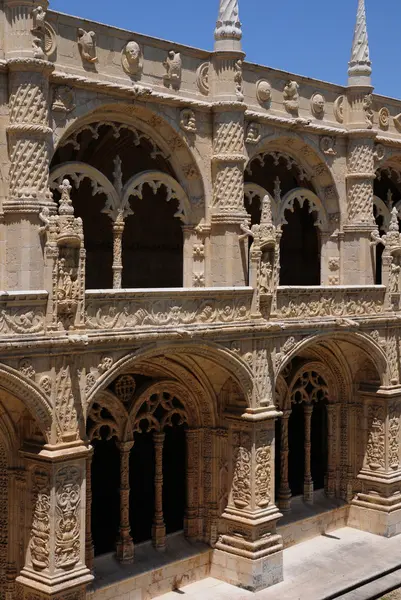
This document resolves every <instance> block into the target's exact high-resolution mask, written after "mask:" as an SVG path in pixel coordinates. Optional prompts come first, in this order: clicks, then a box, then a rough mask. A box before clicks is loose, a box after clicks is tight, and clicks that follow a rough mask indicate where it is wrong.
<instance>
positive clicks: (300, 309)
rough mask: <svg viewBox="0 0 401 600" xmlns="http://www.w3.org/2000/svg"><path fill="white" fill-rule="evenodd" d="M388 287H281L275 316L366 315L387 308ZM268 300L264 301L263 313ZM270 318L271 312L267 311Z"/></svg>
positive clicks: (378, 312) (289, 317)
mask: <svg viewBox="0 0 401 600" xmlns="http://www.w3.org/2000/svg"><path fill="white" fill-rule="evenodd" d="M385 292H386V288H385V286H382V285H366V286H352V285H351V286H342V285H339V286H309V287H301V286H299V287H298V286H294V287H293V286H291V287H290V286H288V287H287V286H282V287H279V288H278V290H277V310H276V311H275V316H277V317H278V318H282V319H303V318H308V319H310V318H313V317H319V318H321V317H364V316H368V315H369V316H373V315H376V314H380V313H383V312H384V311H385V301H384V300H385ZM267 305H268V303H266V302H263V298H262V313H266V309H265V310H264V309H263V307H264V306H265V307H266V306H267ZM264 316H265V317H266V318H267V314H264Z"/></svg>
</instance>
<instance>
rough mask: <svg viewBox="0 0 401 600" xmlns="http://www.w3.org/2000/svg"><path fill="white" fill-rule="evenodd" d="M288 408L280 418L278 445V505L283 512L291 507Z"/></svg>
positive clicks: (289, 413) (289, 412)
mask: <svg viewBox="0 0 401 600" xmlns="http://www.w3.org/2000/svg"><path fill="white" fill-rule="evenodd" d="M290 415H291V411H290V410H285V411H284V412H283V416H282V417H281V420H280V426H281V446H280V489H279V491H278V507H279V509H280V510H281V511H283V512H285V511H288V510H290V509H291V490H290V485H289V482H288V454H289V451H290V449H289V445H288V421H289V418H290Z"/></svg>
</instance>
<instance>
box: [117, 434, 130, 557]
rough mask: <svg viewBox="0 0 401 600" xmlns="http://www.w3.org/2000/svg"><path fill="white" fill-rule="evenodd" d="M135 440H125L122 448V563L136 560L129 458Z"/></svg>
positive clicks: (118, 545)
mask: <svg viewBox="0 0 401 600" xmlns="http://www.w3.org/2000/svg"><path fill="white" fill-rule="evenodd" d="M133 445H134V442H123V443H121V444H119V448H120V535H119V538H118V541H117V558H118V560H119V561H120V562H122V563H131V562H132V561H133V560H134V543H133V541H132V537H131V535H130V529H131V526H130V519H129V494H130V484H129V458H130V452H131V448H132V447H133Z"/></svg>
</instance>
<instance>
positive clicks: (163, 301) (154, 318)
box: [86, 294, 251, 330]
mask: <svg viewBox="0 0 401 600" xmlns="http://www.w3.org/2000/svg"><path fill="white" fill-rule="evenodd" d="M234 296H235V297H234ZM87 300H88V302H87V307H86V326H87V327H88V329H106V330H110V329H124V328H127V327H154V326H161V325H164V326H176V325H191V324H199V325H202V324H209V323H219V322H220V323H232V322H235V321H239V322H243V321H246V320H248V319H249V318H250V317H249V315H250V301H251V298H250V296H248V297H242V298H241V297H238V294H235V295H233V297H231V298H230V297H227V298H225V299H224V298H221V299H219V298H218V296H217V297H215V298H213V296H211V297H209V298H207V299H200V298H199V297H198V296H195V295H192V297H187V298H179V297H177V298H175V299H174V298H168V297H165V298H156V297H155V298H154V299H152V298H148V297H146V295H142V297H141V295H137V296H136V297H135V295H131V297H129V296H128V297H125V298H124V296H121V297H120V298H118V295H117V296H116V297H115V298H113V297H109V298H106V297H99V298H98V299H97V300H95V299H94V298H88V299H87Z"/></svg>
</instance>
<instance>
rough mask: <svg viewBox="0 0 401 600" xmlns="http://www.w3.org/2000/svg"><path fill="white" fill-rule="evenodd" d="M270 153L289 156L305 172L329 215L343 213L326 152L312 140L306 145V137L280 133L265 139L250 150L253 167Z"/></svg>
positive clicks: (291, 133)
mask: <svg viewBox="0 0 401 600" xmlns="http://www.w3.org/2000/svg"><path fill="white" fill-rule="evenodd" d="M269 152H281V153H283V154H286V155H288V156H289V157H290V158H291V159H292V160H293V161H294V162H295V163H296V164H298V165H299V167H300V168H301V169H304V171H305V174H306V175H307V176H308V178H309V180H310V181H311V183H312V184H313V186H314V188H315V192H316V194H317V195H318V196H319V198H321V199H322V202H323V203H324V206H325V207H326V211H327V214H339V213H340V205H339V195H338V191H337V186H336V184H335V181H334V177H333V175H332V172H331V170H330V167H329V165H328V164H327V160H326V157H325V155H324V154H323V152H322V151H321V150H320V148H319V147H318V145H317V144H314V143H313V142H312V141H308V142H305V139H304V137H303V136H301V135H299V134H297V133H294V132H285V133H278V134H276V135H267V136H264V137H262V139H261V140H260V142H259V143H258V144H256V145H255V146H253V147H252V149H249V159H248V163H247V165H248V166H247V168H248V167H249V164H250V163H251V162H252V161H253V160H254V159H255V158H256V157H257V156H258V155H261V154H264V153H269Z"/></svg>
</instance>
